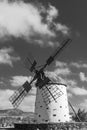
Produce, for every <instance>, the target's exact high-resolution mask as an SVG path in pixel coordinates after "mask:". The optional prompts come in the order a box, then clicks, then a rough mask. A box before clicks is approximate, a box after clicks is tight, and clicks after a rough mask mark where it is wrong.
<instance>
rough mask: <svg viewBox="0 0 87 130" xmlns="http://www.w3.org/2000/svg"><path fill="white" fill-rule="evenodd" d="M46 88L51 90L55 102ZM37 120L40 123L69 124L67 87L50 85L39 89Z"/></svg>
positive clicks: (36, 108) (36, 104)
mask: <svg viewBox="0 0 87 130" xmlns="http://www.w3.org/2000/svg"><path fill="white" fill-rule="evenodd" d="M46 87H47V88H49V90H50V92H51V93H52V95H53V97H54V98H55V100H54V99H53V97H52V95H51V94H50V93H49V91H48V89H47V88H46ZM35 119H36V121H37V122H38V123H48V122H50V123H51V122H54V123H58V122H69V120H70V118H69V108H68V100H67V91H66V86H65V85H63V84H49V85H48V86H44V87H43V88H42V89H39V88H37V93H36V103H35Z"/></svg>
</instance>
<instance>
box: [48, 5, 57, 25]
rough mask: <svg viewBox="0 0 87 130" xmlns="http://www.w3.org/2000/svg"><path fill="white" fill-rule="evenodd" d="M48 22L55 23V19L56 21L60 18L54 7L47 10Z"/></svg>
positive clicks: (50, 6)
mask: <svg viewBox="0 0 87 130" xmlns="http://www.w3.org/2000/svg"><path fill="white" fill-rule="evenodd" d="M47 14H48V15H47V21H48V23H50V22H53V19H55V18H56V17H57V16H58V10H57V9H56V8H55V7H54V6H52V5H49V9H48V10H47Z"/></svg>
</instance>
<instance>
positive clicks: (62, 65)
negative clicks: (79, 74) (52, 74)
mask: <svg viewBox="0 0 87 130" xmlns="http://www.w3.org/2000/svg"><path fill="white" fill-rule="evenodd" d="M56 67H67V63H66V62H62V61H56Z"/></svg>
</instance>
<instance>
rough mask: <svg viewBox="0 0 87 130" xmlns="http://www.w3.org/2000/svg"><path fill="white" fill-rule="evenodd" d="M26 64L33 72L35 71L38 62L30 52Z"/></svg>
mask: <svg viewBox="0 0 87 130" xmlns="http://www.w3.org/2000/svg"><path fill="white" fill-rule="evenodd" d="M24 64H25V67H26V68H27V69H29V70H30V71H31V72H33V70H34V69H35V66H36V64H37V62H36V61H35V60H34V58H33V56H32V55H31V53H30V52H29V53H28V56H27V57H26V59H25V61H24Z"/></svg>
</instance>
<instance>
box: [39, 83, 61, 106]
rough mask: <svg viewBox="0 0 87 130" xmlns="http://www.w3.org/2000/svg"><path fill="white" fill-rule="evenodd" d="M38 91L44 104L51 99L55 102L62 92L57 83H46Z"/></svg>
mask: <svg viewBox="0 0 87 130" xmlns="http://www.w3.org/2000/svg"><path fill="white" fill-rule="evenodd" d="M40 91H41V94H42V97H43V100H44V102H45V104H46V105H48V104H49V103H51V102H53V101H55V102H57V98H59V97H60V96H62V95H63V92H62V91H61V90H60V89H59V88H58V86H57V85H55V86H52V85H51V84H48V85H46V86H44V87H42V88H41V90H40Z"/></svg>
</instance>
